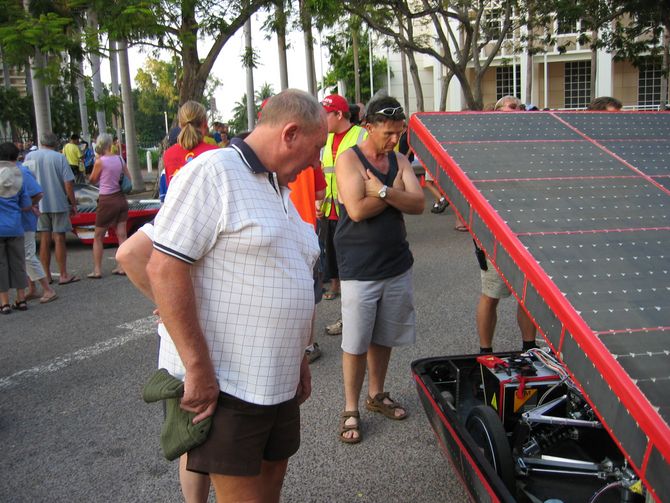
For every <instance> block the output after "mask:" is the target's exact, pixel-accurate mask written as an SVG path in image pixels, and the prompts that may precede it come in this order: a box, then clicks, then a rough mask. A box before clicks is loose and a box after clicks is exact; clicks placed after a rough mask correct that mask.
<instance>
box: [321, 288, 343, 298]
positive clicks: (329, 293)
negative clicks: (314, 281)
mask: <svg viewBox="0 0 670 503" xmlns="http://www.w3.org/2000/svg"><path fill="white" fill-rule="evenodd" d="M339 296H340V292H333V291H330V290H329V291H327V292H325V293H324V294H323V300H335V299H337V298H338V297H339Z"/></svg>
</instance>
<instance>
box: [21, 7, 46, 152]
mask: <svg viewBox="0 0 670 503" xmlns="http://www.w3.org/2000/svg"><path fill="white" fill-rule="evenodd" d="M23 8H24V10H25V11H26V12H29V10H30V2H29V0H23ZM29 66H30V79H31V88H32V94H33V106H34V107H35V134H36V136H35V144H36V145H39V140H40V138H41V137H42V135H43V134H44V133H46V132H49V131H51V112H50V110H49V94H48V92H47V88H46V86H45V85H44V81H43V80H42V79H41V77H40V76H39V72H40V70H42V69H44V66H45V59H44V54H42V53H41V52H40V51H38V50H37V49H35V57H34V58H32V61H30V62H29Z"/></svg>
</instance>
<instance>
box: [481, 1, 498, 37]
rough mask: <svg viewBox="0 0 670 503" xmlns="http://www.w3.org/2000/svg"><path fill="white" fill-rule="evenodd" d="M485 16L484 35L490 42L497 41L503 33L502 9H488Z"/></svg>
mask: <svg viewBox="0 0 670 503" xmlns="http://www.w3.org/2000/svg"><path fill="white" fill-rule="evenodd" d="M484 15H485V19H484V24H483V28H484V35H485V36H486V38H487V39H488V40H492V41H497V40H498V39H499V38H500V34H501V33H502V20H501V17H502V9H500V8H494V9H488V10H487V11H486V13H485V14H484Z"/></svg>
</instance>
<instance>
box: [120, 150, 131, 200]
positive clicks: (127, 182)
mask: <svg viewBox="0 0 670 503" xmlns="http://www.w3.org/2000/svg"><path fill="white" fill-rule="evenodd" d="M119 160H120V161H121V167H122V168H123V165H124V162H123V158H122V157H121V156H119ZM119 187H120V188H121V192H123V193H124V194H130V192H131V191H132V190H133V181H132V180H131V179H130V177H128V176H126V175H125V173H124V172H123V170H121V178H119Z"/></svg>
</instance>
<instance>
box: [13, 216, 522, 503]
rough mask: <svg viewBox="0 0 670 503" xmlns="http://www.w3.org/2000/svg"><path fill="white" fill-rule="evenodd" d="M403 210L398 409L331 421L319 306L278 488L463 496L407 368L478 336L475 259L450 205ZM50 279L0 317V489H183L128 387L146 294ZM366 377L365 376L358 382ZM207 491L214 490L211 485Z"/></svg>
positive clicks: (76, 249)
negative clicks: (341, 431)
mask: <svg viewBox="0 0 670 503" xmlns="http://www.w3.org/2000/svg"><path fill="white" fill-rule="evenodd" d="M428 209H429V206H428V205H427V209H426V212H425V213H424V214H423V215H421V216H410V217H407V219H406V221H407V228H408V233H409V240H410V245H411V248H412V251H413V253H414V257H415V266H414V285H415V302H416V308H417V311H418V327H417V328H418V340H417V343H416V344H415V345H413V346H411V347H405V348H401V349H397V350H395V351H394V353H393V356H392V360H391V364H390V366H389V376H388V379H387V389H388V390H389V391H390V392H391V393H392V396H393V397H394V398H395V399H397V400H399V401H400V402H401V403H402V404H404V405H405V406H406V407H407V408H408V410H409V412H410V417H409V418H408V419H407V420H405V421H401V422H396V421H391V420H388V419H385V418H383V417H382V416H380V415H379V414H372V413H369V412H366V411H365V410H364V409H363V410H362V414H361V415H362V422H363V436H364V439H363V442H362V443H360V444H357V445H345V444H342V443H341V442H339V441H338V439H337V435H336V429H337V423H338V416H339V413H340V411H341V410H343V405H344V404H343V392H342V376H341V364H340V361H341V352H340V348H339V342H340V340H339V339H340V338H339V337H333V336H327V335H325V334H324V333H323V330H324V326H325V325H326V324H328V323H331V322H333V321H334V320H335V319H336V318H337V317H338V311H339V308H340V303H339V300H334V301H323V302H322V303H321V304H320V305H319V308H318V317H317V334H318V335H317V341H318V343H319V344H320V345H321V348H322V350H323V353H324V355H323V357H322V358H321V359H320V360H318V361H316V362H315V363H314V364H313V365H312V367H311V369H312V375H313V389H314V391H313V394H312V398H311V399H310V400H309V401H308V402H306V403H305V405H304V406H303V407H302V446H301V448H300V451H299V452H298V454H296V455H295V456H294V457H293V458H292V459H291V462H290V464H289V471H288V474H287V477H286V481H285V484H284V491H283V494H282V502H315V503H316V502H318V503H321V502H323V503H339V502H343V503H344V502H346V503H348V502H379V503H382V502H383V503H394V502H462V501H465V500H466V499H467V498H466V496H465V492H464V490H463V489H462V487H461V485H460V481H459V480H458V477H457V476H456V474H455V472H454V470H453V469H452V467H451V466H450V465H449V463H448V461H447V459H446V458H445V456H444V455H443V453H442V451H441V449H440V447H439V445H438V443H437V441H436V439H435V436H434V435H433V432H432V430H431V428H430V425H429V423H428V420H427V419H426V416H425V415H424V411H423V409H422V407H421V405H420V403H419V398H418V395H417V392H416V389H415V387H414V384H413V382H412V380H411V375H410V363H411V362H412V361H413V360H416V359H419V358H424V357H429V356H438V355H446V354H463V353H473V352H476V351H477V350H478V343H477V338H476V331H475V326H474V312H475V306H476V303H477V299H478V295H479V270H478V267H477V264H476V261H475V258H474V254H473V247H472V241H471V239H470V237H469V235H468V234H466V233H461V232H456V231H454V230H453V226H454V216H453V214H452V213H451V210H447V212H445V213H444V214H442V215H433V214H431V213H430V212H429V211H428ZM114 251H115V249H113V248H110V249H107V250H106V251H105V260H104V266H103V272H104V273H105V275H106V276H105V277H104V278H103V279H102V280H99V281H95V280H87V279H82V281H80V282H79V283H75V284H72V285H67V286H62V287H57V291H58V295H59V297H60V298H59V299H58V300H57V301H55V302H53V303H50V304H46V305H39V304H38V303H36V302H35V301H33V302H31V303H30V309H29V310H28V311H27V312H15V313H13V314H11V315H10V316H3V317H2V319H0V348H1V349H0V446H2V449H3V451H4V454H3V455H2V456H1V457H0V473H1V474H2V477H1V478H0V501H2V502H38V501H40V502H41V501H49V502H51V501H67V502H88V501H105V502H117V501H118V502H131V501H138V502H173V501H174V502H177V501H182V499H181V494H180V491H179V485H178V481H177V466H176V463H169V462H167V461H165V459H164V458H163V457H162V456H161V453H160V450H159V445H158V436H159V431H160V422H161V418H162V411H161V407H160V405H156V404H153V405H147V404H145V403H144V402H143V401H142V400H141V396H140V393H141V388H142V385H143V383H144V381H145V380H146V379H147V378H148V376H149V375H150V374H151V372H152V371H153V369H154V367H155V362H156V345H157V336H156V334H155V321H154V318H153V316H151V310H152V306H151V304H150V303H149V301H148V300H146V299H144V298H143V297H142V296H141V295H140V294H139V293H137V292H136V291H135V290H134V289H133V287H132V286H131V285H130V283H129V282H128V281H127V279H126V278H123V277H118V276H112V275H111V270H112V268H113V265H114V262H113V260H112V257H113V253H114ZM68 256H69V262H68V263H69V269H70V270H71V271H72V272H74V273H76V274H77V275H79V277H81V278H84V277H85V275H86V273H87V272H89V271H90V270H91V264H92V255H91V250H90V248H89V247H86V246H83V245H81V244H79V243H77V242H76V241H74V240H70V241H69V255H68ZM499 311H500V313H499V321H498V334H497V336H496V341H495V349H496V350H501V351H502V350H507V349H517V348H518V346H520V337H519V336H518V331H517V329H516V327H515V321H514V313H515V305H514V302H513V301H512V300H507V301H505V302H502V303H501V306H500V309H499ZM364 389H365V388H364ZM210 499H211V500H212V501H213V496H212V497H211V498H210Z"/></svg>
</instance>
